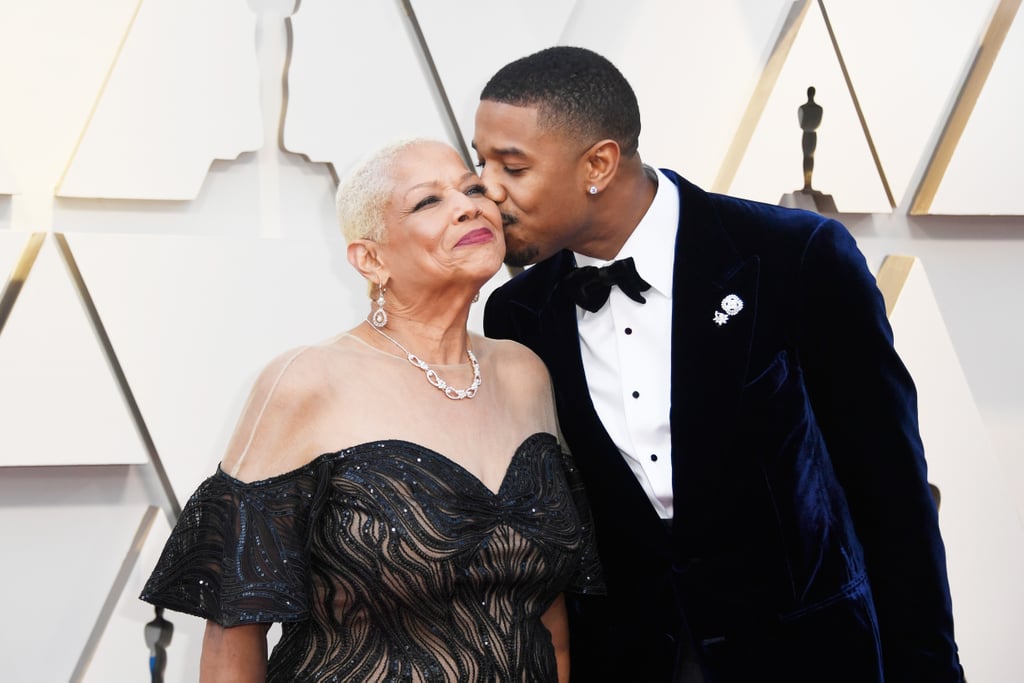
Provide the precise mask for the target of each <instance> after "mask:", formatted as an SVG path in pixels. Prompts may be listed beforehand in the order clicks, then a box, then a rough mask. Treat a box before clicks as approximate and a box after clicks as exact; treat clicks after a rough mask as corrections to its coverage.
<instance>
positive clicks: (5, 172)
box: [0, 145, 17, 194]
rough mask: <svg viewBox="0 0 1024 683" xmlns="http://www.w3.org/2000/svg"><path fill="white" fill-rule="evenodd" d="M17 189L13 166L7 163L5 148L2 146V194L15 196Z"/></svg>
mask: <svg viewBox="0 0 1024 683" xmlns="http://www.w3.org/2000/svg"><path fill="white" fill-rule="evenodd" d="M16 189H17V186H16V185H15V183H14V175H13V173H11V165H10V163H8V161H7V155H6V154H5V153H4V148H3V146H2V145H0V194H14V192H15V190H16Z"/></svg>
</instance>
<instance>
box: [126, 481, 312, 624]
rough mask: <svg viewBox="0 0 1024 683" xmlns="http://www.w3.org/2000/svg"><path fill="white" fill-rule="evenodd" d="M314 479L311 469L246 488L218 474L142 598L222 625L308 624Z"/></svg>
mask: <svg viewBox="0 0 1024 683" xmlns="http://www.w3.org/2000/svg"><path fill="white" fill-rule="evenodd" d="M316 474H317V473H316V471H315V467H314V466H313V465H312V464H311V465H308V466H307V467H305V468H302V469H300V470H296V471H295V472H292V473H289V474H287V475H282V476H280V477H274V478H272V479H266V480H263V481H259V482H253V483H248V484H247V483H242V482H240V481H238V480H236V479H233V478H231V477H230V476H228V475H227V474H225V473H224V472H223V471H221V470H219V469H218V471H217V472H216V473H215V474H214V475H213V476H211V477H210V478H209V479H207V480H206V481H204V482H203V483H202V484H201V485H200V486H199V488H198V489H197V490H196V492H195V493H194V494H192V497H191V498H190V499H189V500H188V503H187V504H186V505H185V509H184V510H183V511H182V513H181V516H180V517H179V518H178V522H177V524H176V525H175V527H174V530H173V531H172V532H171V536H170V538H169V539H168V540H167V544H166V545H165V546H164V550H163V553H162V554H161V556H160V560H159V561H158V562H157V565H156V568H155V569H154V570H153V573H152V574H151V575H150V577H149V580H148V581H147V582H146V586H145V588H144V589H143V591H142V595H141V596H140V598H141V599H142V600H145V601H146V602H149V603H152V604H154V605H157V606H159V607H164V608H167V609H170V610H174V611H178V612H184V613H187V614H193V615H195V616H198V617H203V618H206V619H210V620H212V621H215V622H217V623H218V624H220V625H222V626H236V625H239V624H254V623H270V622H285V621H299V620H302V619H305V618H306V616H307V613H308V609H309V588H308V586H309V580H308V559H307V553H306V546H307V537H308V534H307V531H308V529H309V527H310V521H311V517H312V516H313V514H314V512H313V509H314V507H315V501H316V499H317V498H318V495H317V489H318V481H321V480H322V479H323V478H322V477H318V476H316Z"/></svg>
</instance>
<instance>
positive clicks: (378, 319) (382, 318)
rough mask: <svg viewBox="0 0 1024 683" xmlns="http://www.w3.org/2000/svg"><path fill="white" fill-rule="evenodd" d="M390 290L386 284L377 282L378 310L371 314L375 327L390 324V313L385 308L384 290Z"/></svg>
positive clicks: (371, 321)
mask: <svg viewBox="0 0 1024 683" xmlns="http://www.w3.org/2000/svg"><path fill="white" fill-rule="evenodd" d="M386 291H388V290H386V289H384V285H383V284H381V282H380V281H378V282H377V310H376V311H374V312H373V315H371V316H370V324H371V325H373V326H374V327H385V326H387V324H388V314H387V311H385V310H384V292H386Z"/></svg>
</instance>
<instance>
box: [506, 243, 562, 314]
mask: <svg viewBox="0 0 1024 683" xmlns="http://www.w3.org/2000/svg"><path fill="white" fill-rule="evenodd" d="M571 258H572V256H571V255H570V254H569V252H565V251H563V252H559V253H558V254H555V255H554V256H552V257H550V258H548V259H546V260H544V261H541V262H540V263H537V264H536V265H533V266H530V267H528V268H526V269H525V270H523V271H521V272H519V273H517V274H516V275H515V276H513V277H512V278H511V279H510V280H509V281H508V282H506V283H505V284H503V285H502V286H500V287H498V288H497V289H496V290H495V291H494V293H493V294H491V297H490V299H489V301H495V302H503V303H504V302H508V301H517V302H520V303H522V304H525V305H531V304H538V305H539V304H540V303H542V302H543V301H546V300H547V298H548V297H549V296H550V295H551V292H552V291H553V290H554V288H555V287H556V286H557V285H558V282H559V281H560V280H561V278H562V276H563V274H564V273H565V272H566V270H567V264H566V260H567V259H569V260H571Z"/></svg>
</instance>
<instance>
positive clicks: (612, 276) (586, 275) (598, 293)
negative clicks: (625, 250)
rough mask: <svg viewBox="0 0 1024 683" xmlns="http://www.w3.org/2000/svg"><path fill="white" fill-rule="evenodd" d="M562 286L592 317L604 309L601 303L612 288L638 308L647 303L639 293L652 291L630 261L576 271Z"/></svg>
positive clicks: (630, 259) (587, 267)
mask: <svg viewBox="0 0 1024 683" xmlns="http://www.w3.org/2000/svg"><path fill="white" fill-rule="evenodd" d="M562 283H563V284H564V285H565V286H566V287H568V288H569V296H571V297H572V299H573V301H575V302H576V305H577V306H580V307H581V308H585V309H586V310H588V311H590V312H591V313H596V312H597V311H598V309H600V308H601V307H602V306H604V302H606V301H608V295H609V294H610V293H611V291H612V285H618V286H619V289H621V290H622V293H623V294H625V295H626V296H628V297H629V298H630V299H632V300H633V301H635V302H637V303H639V304H643V303H647V299H645V298H644V297H643V296H641V294H640V292H646V291H647V290H648V289H650V288H651V286H650V285H649V284H648V283H646V282H644V280H643V278H641V277H640V276H639V275H638V274H637V272H636V266H635V265H634V264H633V258H632V257H630V258H625V259H622V260H621V261H615V262H614V263H612V264H610V265H607V266H604V267H602V268H598V267H597V266H583V267H582V268H576V269H575V270H573V271H572V272H570V273H569V274H568V275H566V276H565V279H564V280H562Z"/></svg>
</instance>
